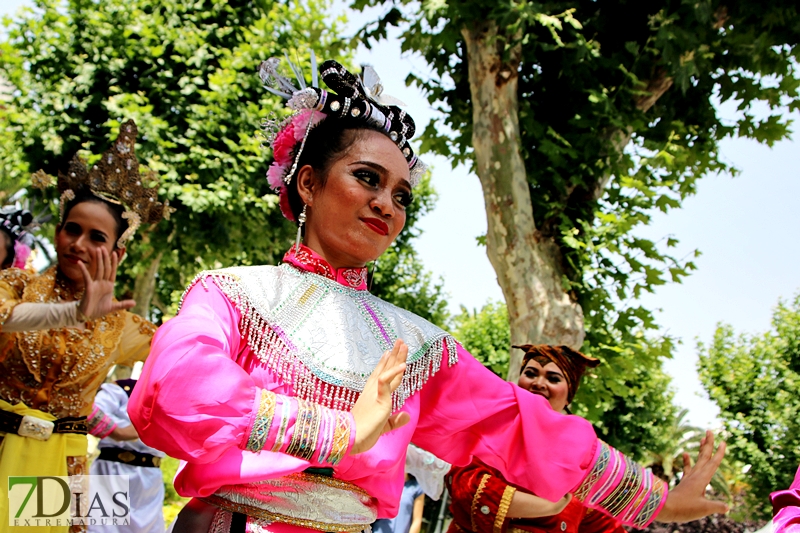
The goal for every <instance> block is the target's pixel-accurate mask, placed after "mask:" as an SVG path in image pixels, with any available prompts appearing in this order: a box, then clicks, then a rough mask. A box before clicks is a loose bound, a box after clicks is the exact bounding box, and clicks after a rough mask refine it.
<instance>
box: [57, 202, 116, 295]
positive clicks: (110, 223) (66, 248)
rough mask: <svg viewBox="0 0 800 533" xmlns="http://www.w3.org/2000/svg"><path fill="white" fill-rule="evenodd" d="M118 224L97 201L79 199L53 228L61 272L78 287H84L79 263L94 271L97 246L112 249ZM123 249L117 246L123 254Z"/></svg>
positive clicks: (110, 250) (109, 212)
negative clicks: (62, 220) (60, 222)
mask: <svg viewBox="0 0 800 533" xmlns="http://www.w3.org/2000/svg"><path fill="white" fill-rule="evenodd" d="M116 240H117V223H116V221H115V219H114V216H113V215H112V214H111V211H110V210H109V208H108V207H106V205H105V204H103V203H100V202H81V203H79V204H78V205H76V206H74V207H73V208H72V209H70V211H69V215H67V218H66V220H65V221H64V223H63V224H62V225H61V226H60V228H57V229H56V254H57V255H58V267H59V268H60V269H61V272H62V273H63V274H64V275H65V276H66V277H67V279H69V280H70V281H72V282H73V283H75V284H76V286H77V287H83V274H82V272H81V269H80V267H79V266H78V263H83V264H85V265H86V267H87V268H88V270H89V272H92V271H93V270H94V268H93V267H94V265H93V263H94V261H95V259H94V258H95V254H96V253H97V251H98V248H105V249H106V250H107V251H108V252H112V251H113V250H114V243H115V242H116ZM123 252H124V249H117V250H116V251H114V253H117V254H118V255H119V257H120V258H121V257H122V253H123Z"/></svg>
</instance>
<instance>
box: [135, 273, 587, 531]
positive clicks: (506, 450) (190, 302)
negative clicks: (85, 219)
mask: <svg viewBox="0 0 800 533" xmlns="http://www.w3.org/2000/svg"><path fill="white" fill-rule="evenodd" d="M205 285H206V286H203V285H202V284H197V285H196V286H195V287H194V288H192V290H191V291H189V293H188V294H187V296H186V299H185V301H184V304H183V307H182V310H181V312H180V314H179V315H178V316H177V317H175V318H173V319H171V320H169V321H168V322H167V323H165V324H164V325H163V326H162V327H161V328H160V329H159V331H158V332H157V334H156V336H155V338H154V340H153V345H152V350H151V353H150V357H149V358H148V360H147V362H146V364H145V367H144V369H143V372H142V375H141V378H140V381H139V384H138V386H137V387H136V389H135V390H134V392H133V395H132V397H131V401H130V406H129V411H130V414H131V420H132V421H133V423H134V425H135V426H136V428H137V430H138V431H139V434H140V436H141V438H142V440H143V441H144V442H146V443H147V444H148V445H150V446H152V447H154V448H157V449H160V450H163V451H165V452H166V453H167V454H169V455H171V456H173V457H177V458H179V459H182V460H184V461H186V464H184V465H183V467H182V468H181V470H180V471H179V473H178V475H177V477H176V479H175V488H176V490H177V491H178V493H180V494H181V495H183V496H206V495H209V494H212V493H214V492H215V491H216V490H217V489H218V488H220V487H221V486H223V485H228V484H237V483H244V482H253V481H258V480H263V479H271V478H275V477H279V476H283V475H286V474H290V473H293V472H299V471H302V470H304V469H306V468H308V467H310V466H317V465H315V464H312V463H310V462H308V461H305V460H301V459H297V458H295V457H292V456H289V455H285V454H278V453H271V452H268V451H262V452H261V453H259V454H256V453H252V452H249V451H246V450H244V447H245V446H246V443H247V439H248V437H249V430H250V427H251V426H252V423H253V420H252V418H253V415H254V413H255V412H256V410H257V408H258V405H257V400H258V395H257V393H258V391H259V389H260V388H265V389H267V390H271V391H273V392H275V393H276V394H285V395H291V394H292V391H291V390H289V389H288V387H287V386H285V385H284V384H283V383H280V382H279V381H278V379H277V378H276V376H275V375H274V374H273V373H272V372H271V371H270V370H269V369H267V368H265V367H264V366H263V365H262V364H261V363H260V361H259V360H258V358H256V357H255V356H254V355H253V354H252V353H251V351H250V349H249V347H248V346H247V343H246V342H244V339H242V338H241V336H240V333H239V329H238V324H239V319H240V314H239V311H238V310H237V309H236V308H235V307H234V305H233V304H232V303H231V302H230V300H229V299H228V298H227V297H226V296H225V295H224V294H223V293H222V292H221V290H220V289H219V288H218V287H217V286H216V285H215V284H214V283H212V282H210V281H209V282H208V283H206V284H205ZM458 355H459V362H458V364H456V365H454V366H453V367H448V366H447V364H444V363H443V364H442V369H441V370H440V371H439V372H438V373H437V374H436V375H435V376H433V377H432V378H431V379H430V381H428V383H427V384H426V385H425V386H424V388H423V389H422V391H421V392H420V393H418V394H415V395H414V396H412V397H411V398H409V399H408V400H407V401H406V403H405V405H404V406H403V408H402V409H403V410H404V411H407V412H408V413H409V414H410V415H411V422H410V423H409V424H407V425H406V426H404V427H402V428H399V429H397V430H395V431H392V432H390V433H387V434H385V435H383V436H382V437H381V438H380V440H379V441H378V444H377V445H376V446H375V447H374V448H372V449H371V450H369V451H368V452H366V453H362V454H359V455H350V456H347V457H345V458H344V459H343V460H342V461H341V463H340V464H339V465H337V466H336V468H335V477H336V478H339V479H343V480H346V481H349V482H351V483H354V484H356V485H358V486H359V487H361V488H363V489H364V490H366V491H367V492H368V493H369V494H371V495H372V496H373V497H374V498H376V500H377V502H378V516H379V517H391V516H394V515H395V513H396V511H397V505H398V502H399V499H400V494H401V492H402V488H403V477H404V472H403V469H404V461H405V450H406V448H407V446H408V443H409V442H410V441H413V442H414V443H415V444H417V445H419V446H420V447H422V448H424V449H427V450H429V451H431V452H432V453H434V454H436V455H437V456H439V457H441V458H442V459H444V460H446V461H448V462H450V463H453V464H455V465H464V464H467V463H468V462H469V461H470V460H471V458H472V456H473V455H476V456H478V457H480V458H481V459H482V460H483V461H485V462H486V463H487V464H489V465H491V466H494V467H495V468H498V469H499V470H501V471H503V472H504V473H505V474H506V478H507V479H508V481H510V482H511V483H514V484H517V485H519V486H521V487H524V488H526V489H527V490H529V491H530V492H532V493H534V494H538V495H540V496H542V497H545V498H548V499H551V500H556V499H558V498H560V497H561V496H563V495H564V494H566V493H567V492H569V491H570V490H571V489H573V488H575V487H576V486H577V485H578V484H579V483H580V482H581V481H582V480H583V478H584V477H585V475H586V473H587V469H588V468H590V467H591V466H592V462H593V460H594V457H595V450H596V446H597V438H596V437H595V435H594V430H593V429H592V427H591V425H590V424H589V423H588V422H587V421H585V420H583V419H581V418H579V417H576V416H564V415H561V414H558V413H556V412H554V411H553V410H552V409H551V407H550V405H549V404H548V403H547V401H546V400H545V399H544V398H542V397H540V396H537V395H533V394H529V393H527V392H525V391H523V390H521V389H520V388H519V387H517V386H516V385H513V384H511V383H507V382H505V381H503V380H501V379H499V378H497V376H495V375H493V374H492V373H491V372H489V371H488V370H487V369H485V368H484V367H483V366H482V365H481V364H480V363H478V362H477V361H476V360H475V359H474V358H473V357H472V356H471V355H469V353H467V352H466V351H465V350H463V349H462V348H460V347H459V354H458ZM445 357H446V355H445ZM545 448H546V449H547V450H548V452H547V453H542V450H543V449H545Z"/></svg>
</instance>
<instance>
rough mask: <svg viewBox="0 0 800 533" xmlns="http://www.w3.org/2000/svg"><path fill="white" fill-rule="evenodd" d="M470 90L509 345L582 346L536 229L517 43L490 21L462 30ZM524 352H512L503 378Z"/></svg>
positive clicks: (578, 323) (553, 247) (571, 306)
mask: <svg viewBox="0 0 800 533" xmlns="http://www.w3.org/2000/svg"><path fill="white" fill-rule="evenodd" d="M462 35H463V37H464V40H465V42H466V45H467V61H468V66H469V83H470V92H471V95H472V124H473V125H472V145H473V147H474V150H475V159H476V166H477V171H478V177H479V178H480V180H481V185H482V186H483V197H484V201H485V204H486V218H487V222H488V231H487V235H486V244H487V253H488V256H489V260H490V261H491V263H492V266H493V267H494V270H495V272H496V273H497V280H498V282H499V284H500V287H501V289H502V290H503V295H504V296H505V299H506V305H507V306H508V316H509V321H510V325H511V343H512V344H527V343H532V344H540V343H545V344H566V345H568V346H570V347H572V348H575V349H578V348H580V346H581V344H582V343H583V338H584V329H583V311H582V309H581V307H580V305H578V304H577V303H576V302H575V301H573V299H572V298H571V297H570V295H569V294H568V293H567V292H566V291H565V290H564V287H563V285H562V278H563V269H562V267H561V264H562V257H561V251H560V249H559V246H558V243H556V242H555V241H554V240H553V239H552V238H544V237H542V236H541V234H539V232H538V231H537V229H536V224H535V221H534V219H533V211H532V209H531V197H530V188H529V185H528V180H527V175H526V172H525V162H524V160H523V158H522V154H521V151H520V135H519V119H518V104H517V84H518V79H517V72H518V66H519V60H520V52H521V50H520V48H519V47H512V48H511V49H510V50H508V51H505V52H504V50H505V44H506V43H505V41H504V40H503V38H502V37H500V36H498V32H497V26H496V25H495V24H494V23H493V22H481V23H476V24H475V25H474V26H471V27H467V28H464V29H463V30H462ZM521 357H522V354H521V352H519V351H518V350H512V352H511V364H510V368H509V376H508V379H509V380H514V381H515V380H516V378H517V376H518V374H519V364H520V361H521Z"/></svg>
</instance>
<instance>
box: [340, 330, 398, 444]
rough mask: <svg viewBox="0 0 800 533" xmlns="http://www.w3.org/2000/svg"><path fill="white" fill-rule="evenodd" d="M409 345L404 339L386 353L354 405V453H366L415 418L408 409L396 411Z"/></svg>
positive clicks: (396, 342)
mask: <svg viewBox="0 0 800 533" xmlns="http://www.w3.org/2000/svg"><path fill="white" fill-rule="evenodd" d="M406 357H408V347H407V346H406V343H404V342H403V341H401V340H398V341H395V343H394V347H392V349H391V350H389V351H387V352H385V353H384V354H383V356H382V357H381V360H380V361H378V366H376V367H375V370H373V371H372V374H370V376H369V379H367V383H366V385H364V390H363V391H361V395H360V396H359V397H358V400H356V403H355V405H353V410H352V411H351V413H352V414H353V419H354V420H355V423H356V441H355V443H354V444H353V448H352V449H351V450H350V453H351V454H357V453H363V452H365V451H367V450H369V449H370V448H372V447H373V446H375V443H376V442H378V437H380V436H381V435H383V434H384V433H386V432H388V431H391V430H393V429H397V428H399V427H401V426H404V425H406V424H407V423H408V421H409V420H411V417H410V416H409V414H408V413H406V412H405V411H401V412H398V413H395V414H392V393H393V392H394V391H395V390H396V389H397V387H399V386H400V383H402V381H403V373H404V372H405V370H406Z"/></svg>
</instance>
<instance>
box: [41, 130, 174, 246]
mask: <svg viewBox="0 0 800 533" xmlns="http://www.w3.org/2000/svg"><path fill="white" fill-rule="evenodd" d="M138 133H139V129H138V128H137V127H136V123H135V122H134V121H133V120H128V121H127V122H125V123H124V124H122V126H121V127H120V130H119V136H118V137H117V138H116V139H115V140H114V142H113V143H112V144H111V148H109V149H108V150H106V152H105V153H103V155H102V157H101V158H100V160H99V161H98V162H97V163H96V164H95V165H94V166H93V167H92V168H91V169H90V168H89V167H88V166H87V165H86V161H85V160H84V159H83V158H82V157H81V156H80V155H79V154H75V156H74V157H73V158H72V161H70V163H69V169H68V170H67V173H66V174H64V173H62V172H60V171H59V173H58V191H59V192H60V193H61V200H60V203H59V207H60V209H61V214H60V218H61V222H63V221H64V220H63V218H64V207H65V206H66V204H67V203H69V202H70V201H71V200H73V199H74V198H75V193H76V191H81V190H86V189H88V190H90V191H91V192H92V194H94V195H95V196H97V197H99V198H102V199H104V200H107V201H109V202H111V203H115V204H119V205H122V206H123V207H124V208H125V212H124V213H122V218H124V219H125V220H127V221H128V229H126V230H125V232H123V234H122V235H120V237H119V239H118V240H117V246H119V247H122V246H124V245H125V243H126V242H127V241H128V240H129V239H130V238H131V237H133V234H134V233H136V230H137V229H138V228H139V226H140V225H141V224H155V223H156V222H158V221H160V220H161V219H162V218H166V219H169V215H170V213H171V212H172V211H174V209H172V208H171V207H169V202H168V201H165V202H164V203H161V202H159V201H158V176H157V175H156V173H155V172H148V173H147V174H145V175H142V174H141V173H140V172H139V159H138V158H137V157H136V152H135V151H134V150H135V147H136V136H137V134H138ZM31 181H32V183H33V186H34V187H38V188H40V189H43V188H45V187H47V186H49V185H52V183H53V177H52V176H50V175H48V174H45V173H44V172H43V171H41V170H39V171H37V172H36V173H34V174H33V175H32V176H31ZM145 181H146V182H149V185H147V186H146V185H145V183H144V182H145Z"/></svg>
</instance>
